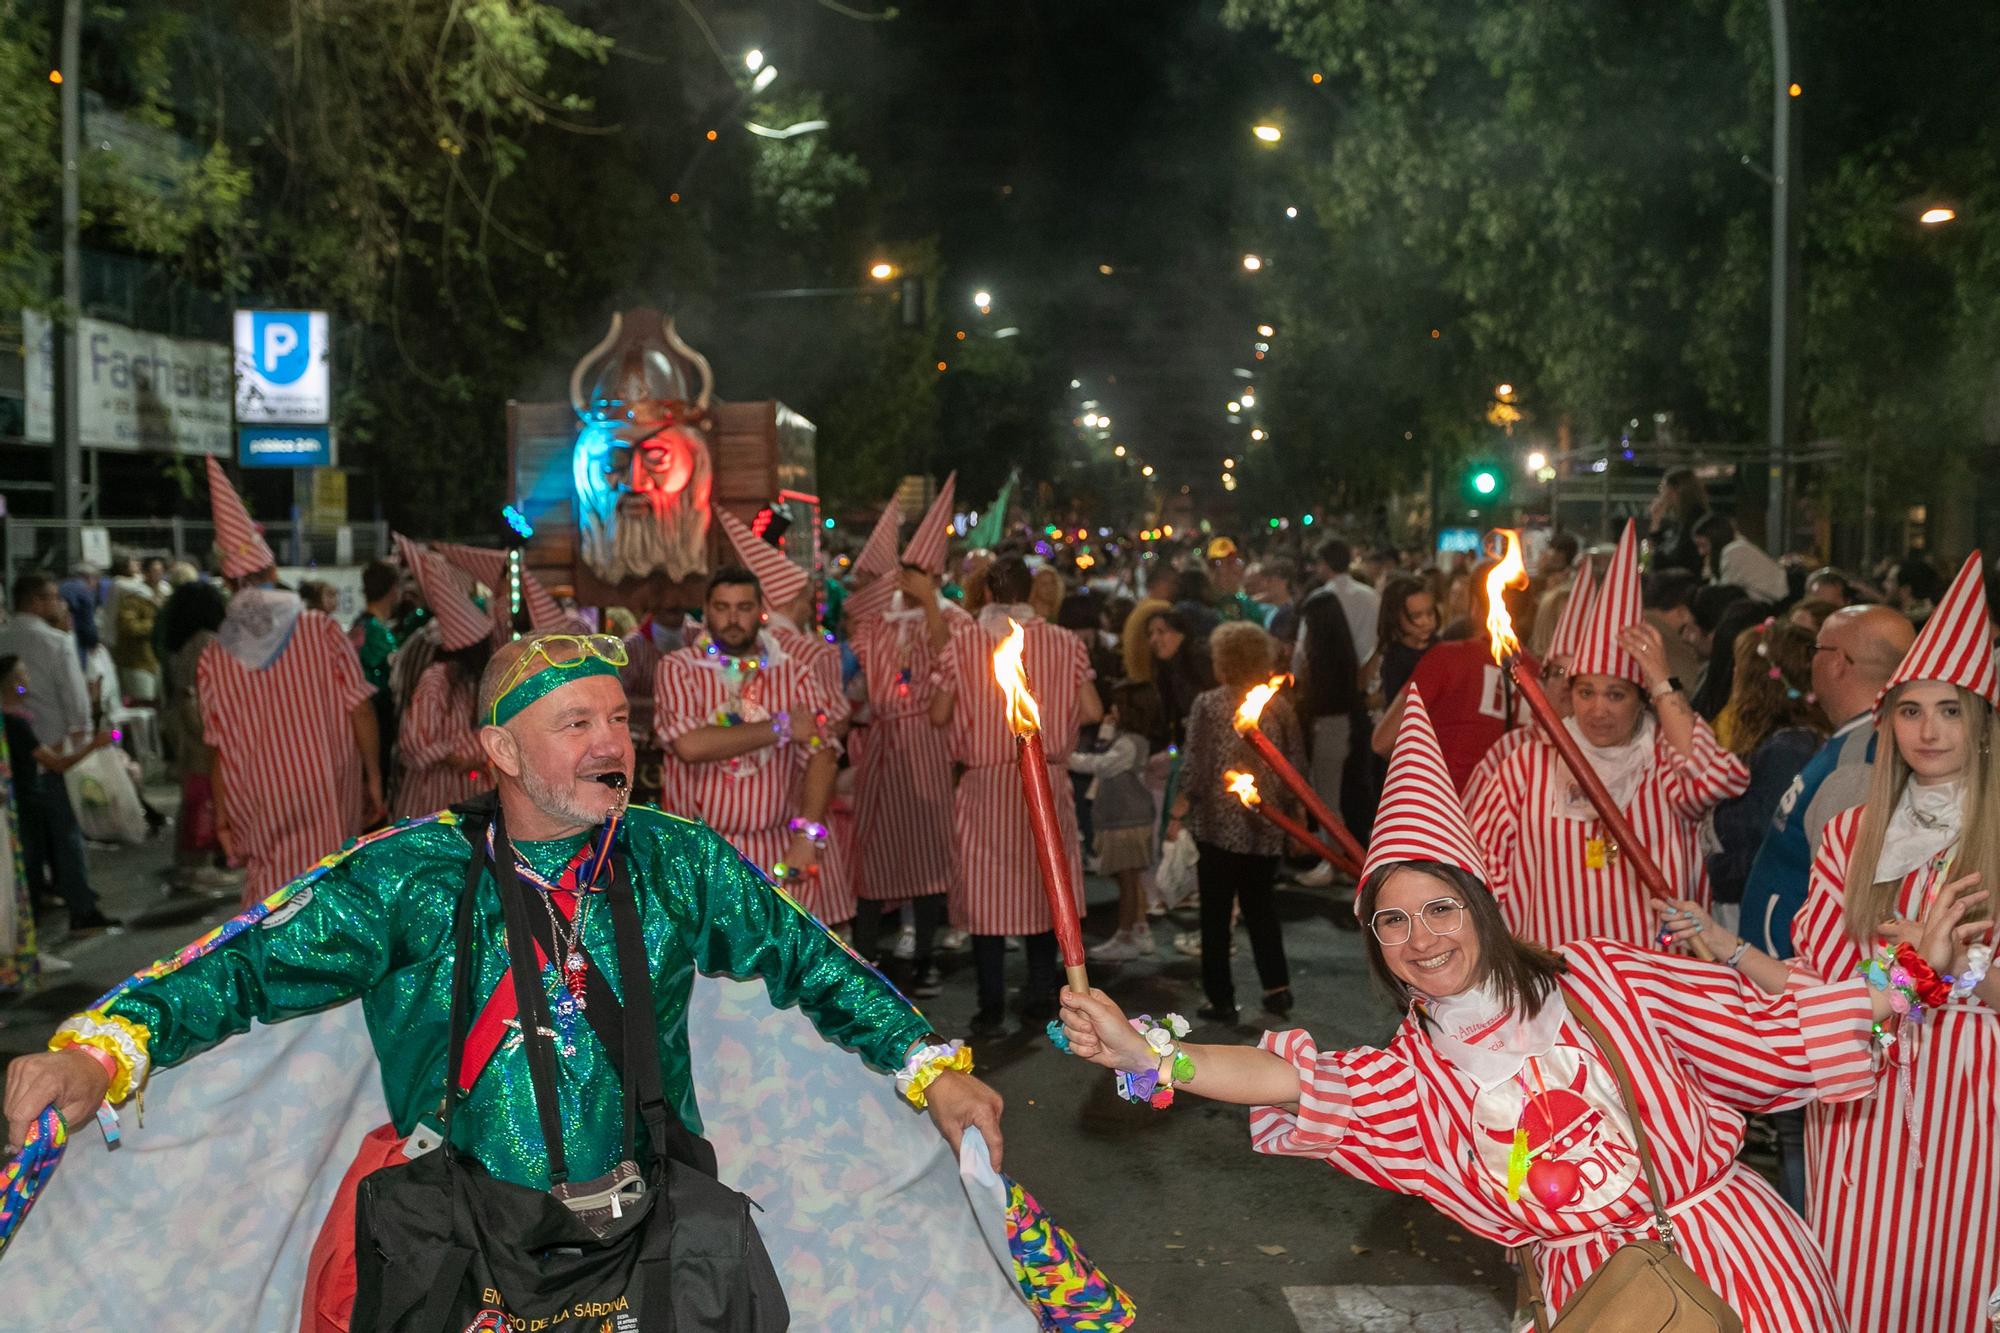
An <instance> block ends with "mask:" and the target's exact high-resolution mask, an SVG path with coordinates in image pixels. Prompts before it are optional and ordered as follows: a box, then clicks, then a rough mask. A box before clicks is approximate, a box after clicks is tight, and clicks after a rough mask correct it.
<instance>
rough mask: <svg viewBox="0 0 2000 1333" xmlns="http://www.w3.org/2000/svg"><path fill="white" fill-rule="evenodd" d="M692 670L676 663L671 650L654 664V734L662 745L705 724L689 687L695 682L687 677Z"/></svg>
mask: <svg viewBox="0 0 2000 1333" xmlns="http://www.w3.org/2000/svg"><path fill="white" fill-rule="evenodd" d="M699 669H700V668H695V670H699ZM693 674H694V671H690V670H687V669H685V668H683V667H681V666H680V665H679V664H678V663H676V662H675V661H674V655H673V654H671V653H669V654H668V655H667V656H665V657H663V658H661V659H660V664H659V665H658V666H657V667H654V668H653V734H654V735H656V736H658V737H659V739H660V747H661V748H662V749H672V748H673V744H674V742H675V741H676V740H678V739H680V738H681V737H682V736H685V735H687V733H689V732H690V731H693V730H695V728H697V727H705V726H707V725H708V716H707V714H706V713H705V712H704V711H703V709H702V702H701V699H700V697H699V696H698V695H697V694H696V693H695V691H694V689H693V688H692V686H693V685H695V684H696V682H695V681H693V680H692V679H690V677H692V676H693Z"/></svg>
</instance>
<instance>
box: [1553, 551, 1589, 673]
mask: <svg viewBox="0 0 2000 1333" xmlns="http://www.w3.org/2000/svg"><path fill="white" fill-rule="evenodd" d="M1596 584H1597V576H1596V575H1595V574H1593V573H1591V565H1590V558H1589V557H1588V556H1586V557H1584V559H1583V561H1582V563H1581V564H1579V565H1578V566H1577V567H1576V577H1575V578H1574V579H1573V580H1571V582H1570V585H1569V596H1568V598H1566V599H1565V600H1564V601H1563V609H1562V614H1561V615H1560V616H1558V617H1556V632H1555V633H1554V634H1552V635H1550V636H1549V651H1548V656H1549V657H1550V658H1556V657H1561V658H1565V659H1569V660H1574V659H1575V657H1576V650H1577V649H1578V648H1579V647H1581V646H1582V644H1583V627H1584V626H1585V625H1586V624H1587V623H1589V621H1590V605H1591V596H1592V594H1593V593H1595V592H1596V590H1597V589H1596Z"/></svg>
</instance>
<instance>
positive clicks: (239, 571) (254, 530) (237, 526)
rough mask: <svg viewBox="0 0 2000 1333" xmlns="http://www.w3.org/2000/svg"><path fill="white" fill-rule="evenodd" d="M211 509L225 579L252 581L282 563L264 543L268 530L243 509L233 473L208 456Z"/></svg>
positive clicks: (209, 504) (209, 505)
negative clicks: (231, 480) (231, 475)
mask: <svg viewBox="0 0 2000 1333" xmlns="http://www.w3.org/2000/svg"><path fill="white" fill-rule="evenodd" d="M208 509H209V513H210V515H211V516H213V518H214V520H215V548H216V550H218V551H220V552H221V553H222V573H223V577H225V578H232V579H241V578H248V577H249V576H250V575H252V574H255V573H257V572H258V571H259V570H264V569H269V568H271V567H272V566H273V565H275V564H277V563H278V557H277V556H275V555H272V554H271V548H270V546H269V545H268V544H267V543H266V542H265V541H264V530H263V529H262V528H260V527H258V526H257V524H256V523H254V522H253V521H252V520H251V518H250V511H249V510H247V509H245V508H244V507H243V497H242V496H240V495H238V494H237V493H236V488H235V487H234V486H232V485H230V484H229V474H228V473H226V472H224V471H223V470H222V464H220V463H218V462H216V461H215V455H214V454H210V455H209V456H208Z"/></svg>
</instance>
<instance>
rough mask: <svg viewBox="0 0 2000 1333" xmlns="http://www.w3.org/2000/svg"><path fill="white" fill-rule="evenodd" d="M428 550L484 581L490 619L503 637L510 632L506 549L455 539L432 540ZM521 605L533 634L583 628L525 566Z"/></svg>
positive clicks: (557, 632)
mask: <svg viewBox="0 0 2000 1333" xmlns="http://www.w3.org/2000/svg"><path fill="white" fill-rule="evenodd" d="M431 550H432V552H433V553H434V554H437V555H440V556H442V557H444V560H445V562H446V563H447V564H449V565H451V566H452V567H453V568H455V569H462V570H464V571H465V572H466V573H467V574H469V575H471V576H472V577H473V578H474V579H477V580H478V581H479V582H481V583H483V584H485V585H486V590H487V592H488V593H490V594H491V596H489V597H488V598H487V599H486V605H487V609H488V610H489V611H490V612H491V613H492V618H493V623H494V624H496V625H498V626H499V627H500V634H501V637H502V638H505V637H508V636H509V635H511V634H513V632H514V626H513V621H512V615H511V613H510V609H509V607H508V605H507V601H508V598H507V553H506V552H505V551H503V550H501V549H500V548H499V547H497V546H461V545H459V544H458V543H457V542H434V543H432V545H431ZM521 605H523V606H525V607H526V608H527V609H528V626H529V628H530V629H531V630H533V631H534V632H535V633H536V634H560V633H564V632H567V631H572V630H577V629H581V628H583V623H582V622H581V621H579V620H578V619H577V618H576V617H575V616H573V615H571V614H569V612H567V611H565V610H563V609H562V607H561V606H560V605H558V604H557V602H556V599H555V598H554V597H553V596H551V595H550V593H549V590H548V589H547V588H545V587H543V586H542V581H541V580H540V579H538V578H536V577H535V576H534V575H533V574H531V573H529V572H528V571H527V570H526V569H523V570H522V571H521Z"/></svg>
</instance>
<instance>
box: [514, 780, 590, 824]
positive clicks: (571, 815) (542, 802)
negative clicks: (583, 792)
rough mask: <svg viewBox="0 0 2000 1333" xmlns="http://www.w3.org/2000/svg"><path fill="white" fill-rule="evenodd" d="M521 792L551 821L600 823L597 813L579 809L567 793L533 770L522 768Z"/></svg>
mask: <svg viewBox="0 0 2000 1333" xmlns="http://www.w3.org/2000/svg"><path fill="white" fill-rule="evenodd" d="M521 790H523V791H525V792H526V793H527V794H528V800H529V801H530V802H531V803H532V804H533V805H534V807H535V809H537V810H539V811H541V812H542V813H543V814H545V815H547V816H548V817H549V818H551V819H559V820H561V821H563V822H564V823H568V824H595V823H597V822H598V820H597V815H596V813H595V812H593V811H590V810H584V809H581V808H579V807H578V806H577V805H575V804H574V803H573V802H572V801H571V800H570V797H569V794H568V793H567V792H565V791H562V790H559V789H558V788H557V787H555V786H554V785H553V784H551V783H548V782H545V781H543V780H542V776H541V774H539V773H537V772H536V771H535V770H534V769H532V768H528V767H526V766H523V767H522V769H521Z"/></svg>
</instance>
